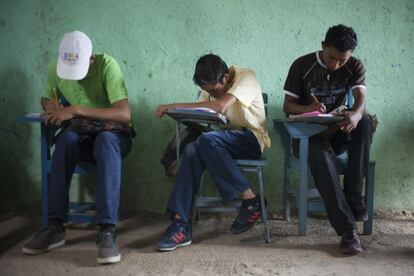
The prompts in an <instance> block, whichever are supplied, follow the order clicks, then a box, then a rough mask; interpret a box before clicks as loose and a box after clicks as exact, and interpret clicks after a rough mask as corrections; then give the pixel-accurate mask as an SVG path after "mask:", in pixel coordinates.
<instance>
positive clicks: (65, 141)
mask: <svg viewBox="0 0 414 276" xmlns="http://www.w3.org/2000/svg"><path fill="white" fill-rule="evenodd" d="M78 145H79V134H78V133H76V132H73V131H65V132H63V133H61V134H60V135H59V137H58V139H57V140H56V147H59V148H68V147H73V146H78Z"/></svg>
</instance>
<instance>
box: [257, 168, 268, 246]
mask: <svg viewBox="0 0 414 276" xmlns="http://www.w3.org/2000/svg"><path fill="white" fill-rule="evenodd" d="M257 178H258V182H259V195H260V206H261V212H262V220H263V224H264V239H265V242H266V243H270V234H269V225H268V221H267V210H266V205H265V199H264V189H263V175H262V169H261V168H260V167H258V168H257Z"/></svg>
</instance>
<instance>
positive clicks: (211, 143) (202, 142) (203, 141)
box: [196, 132, 219, 151]
mask: <svg viewBox="0 0 414 276" xmlns="http://www.w3.org/2000/svg"><path fill="white" fill-rule="evenodd" d="M196 144H197V146H198V148H199V149H200V150H201V151H205V150H211V149H213V148H214V147H216V146H217V145H219V140H218V139H217V137H216V133H215V132H208V133H203V134H202V135H200V137H198V138H197V141H196Z"/></svg>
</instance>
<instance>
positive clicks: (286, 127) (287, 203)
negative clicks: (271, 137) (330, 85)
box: [274, 91, 375, 236]
mask: <svg viewBox="0 0 414 276" xmlns="http://www.w3.org/2000/svg"><path fill="white" fill-rule="evenodd" d="M347 99H348V100H347V106H348V107H352V104H353V97H352V92H351V91H349V92H348V96H347ZM274 127H275V129H276V131H277V132H278V133H279V135H280V139H281V142H282V146H283V151H284V178H283V206H284V217H285V219H286V220H289V219H290V208H291V203H292V202H297V204H298V215H299V225H298V233H299V235H301V236H303V235H306V225H307V216H308V211H309V212H325V211H326V210H325V205H324V203H323V201H322V198H321V197H320V194H319V192H318V190H317V189H316V188H309V187H308V178H309V176H310V175H311V174H310V171H309V169H308V164H307V158H308V154H307V152H308V149H309V148H308V146H309V144H308V138H309V137H311V136H313V135H315V134H317V133H320V132H322V131H323V130H325V129H326V126H322V125H318V124H306V123H299V124H298V123H296V124H292V123H287V122H282V121H281V120H274ZM292 138H297V139H300V144H301V147H300V152H299V154H300V158H296V157H295V156H294V155H293V151H292V147H291V145H292ZM302 144H303V145H302ZM302 149H303V152H302ZM336 165H337V170H338V173H339V174H340V175H343V174H344V173H345V171H346V168H347V165H348V153H347V151H345V152H344V153H343V154H341V155H339V156H336ZM300 170H302V171H301V172H300V179H299V187H298V188H297V189H295V188H294V187H291V185H290V184H291V183H290V175H291V172H292V171H300ZM303 170H305V171H303ZM374 177H375V162H373V161H370V162H369V164H368V171H367V176H366V177H365V191H364V199H365V202H366V204H367V211H368V220H367V221H365V222H364V227H363V234H364V235H370V234H371V233H372V223H373V213H374V211H373V209H374Z"/></svg>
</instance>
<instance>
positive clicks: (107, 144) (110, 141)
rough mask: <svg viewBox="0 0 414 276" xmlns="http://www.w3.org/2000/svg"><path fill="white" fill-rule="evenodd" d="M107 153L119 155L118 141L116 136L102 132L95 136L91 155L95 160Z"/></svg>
mask: <svg viewBox="0 0 414 276" xmlns="http://www.w3.org/2000/svg"><path fill="white" fill-rule="evenodd" d="M108 153H119V141H118V137H117V136H116V134H114V133H112V132H109V131H104V132H101V133H99V134H98V135H97V136H96V139H95V142H94V145H93V155H94V156H95V158H99V157H102V156H103V155H105V154H108Z"/></svg>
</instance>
